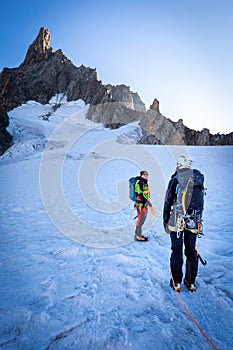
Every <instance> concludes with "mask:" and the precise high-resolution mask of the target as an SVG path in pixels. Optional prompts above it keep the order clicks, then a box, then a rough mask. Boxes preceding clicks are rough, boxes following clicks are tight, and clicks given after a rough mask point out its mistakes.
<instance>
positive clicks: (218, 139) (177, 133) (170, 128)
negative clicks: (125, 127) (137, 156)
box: [139, 100, 233, 146]
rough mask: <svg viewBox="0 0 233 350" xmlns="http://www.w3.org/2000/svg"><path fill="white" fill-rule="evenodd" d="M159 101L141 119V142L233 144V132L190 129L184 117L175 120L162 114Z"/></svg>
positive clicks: (159, 143)
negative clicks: (215, 132)
mask: <svg viewBox="0 0 233 350" xmlns="http://www.w3.org/2000/svg"><path fill="white" fill-rule="evenodd" d="M154 101H155V100H154ZM156 101H157V102H158V100H156ZM157 102H156V105H157V106H156V108H152V109H149V110H148V111H147V113H146V114H145V117H144V118H143V119H141V122H140V124H139V125H140V126H141V128H142V132H143V137H142V139H141V141H140V143H145V144H155V145H168V144H169V145H191V146H220V145H233V132H232V133H230V134H227V135H225V134H222V135H220V134H216V135H213V134H211V133H210V132H209V130H208V129H203V130H202V131H195V130H192V129H189V128H188V127H187V126H185V125H184V124H183V120H182V119H180V120H178V122H173V121H171V120H170V119H169V118H166V117H164V116H163V115H162V114H160V113H159V109H158V108H159V103H158V104H157ZM152 106H154V107H155V104H154V103H153V104H152ZM157 107H158V108H157Z"/></svg>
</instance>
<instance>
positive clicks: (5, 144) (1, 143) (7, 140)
mask: <svg viewBox="0 0 233 350" xmlns="http://www.w3.org/2000/svg"><path fill="white" fill-rule="evenodd" d="M8 125H9V118H8V115H7V113H6V111H5V110H4V109H3V108H1V106H0V156H1V155H2V154H3V153H4V152H5V151H6V150H7V148H9V147H10V145H11V144H12V136H11V135H10V134H9V132H8V131H7V130H6V128H7V127H8Z"/></svg>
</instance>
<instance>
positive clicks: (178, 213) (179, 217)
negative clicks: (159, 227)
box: [163, 156, 204, 291]
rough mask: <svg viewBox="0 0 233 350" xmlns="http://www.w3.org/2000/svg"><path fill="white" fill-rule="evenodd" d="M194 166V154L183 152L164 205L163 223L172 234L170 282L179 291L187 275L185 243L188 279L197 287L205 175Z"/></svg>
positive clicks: (188, 283) (187, 284)
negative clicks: (198, 236)
mask: <svg viewBox="0 0 233 350" xmlns="http://www.w3.org/2000/svg"><path fill="white" fill-rule="evenodd" d="M191 166H192V160H191V159H190V158H188V157H185V156H180V158H179V159H178V161H177V167H176V171H175V173H174V174H173V175H172V176H171V179H170V181H169V183H168V187H167V191H166V196H165V202H164V209H163V225H164V228H165V231H166V232H167V233H170V238H171V257H170V270H171V271H170V272H171V281H170V285H171V287H173V289H174V290H176V291H180V288H181V286H180V285H181V282H182V276H183V273H182V265H183V243H184V246H185V255H186V271H185V279H184V283H185V285H186V286H187V287H188V289H189V290H190V291H195V290H196V287H195V279H196V276H197V271H198V253H197V250H196V239H197V235H198V234H199V235H200V234H201V232H200V230H201V224H202V211H203V205H204V186H203V183H204V176H203V174H201V173H200V171H199V170H197V169H191Z"/></svg>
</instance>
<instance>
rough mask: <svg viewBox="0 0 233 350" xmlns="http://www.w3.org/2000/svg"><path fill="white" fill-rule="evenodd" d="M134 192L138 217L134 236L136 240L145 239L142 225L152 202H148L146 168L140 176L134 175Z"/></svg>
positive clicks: (148, 189) (148, 190)
mask: <svg viewBox="0 0 233 350" xmlns="http://www.w3.org/2000/svg"><path fill="white" fill-rule="evenodd" d="M135 192H136V202H135V208H136V209H137V218H138V219H137V223H136V230H135V236H134V238H135V240H136V241H147V240H148V239H147V238H146V237H145V236H143V235H142V226H143V225H144V223H145V220H146V217H147V214H148V206H149V207H151V208H152V204H151V202H150V187H149V185H148V172H147V171H146V170H142V171H141V172H140V176H137V177H136V185H135Z"/></svg>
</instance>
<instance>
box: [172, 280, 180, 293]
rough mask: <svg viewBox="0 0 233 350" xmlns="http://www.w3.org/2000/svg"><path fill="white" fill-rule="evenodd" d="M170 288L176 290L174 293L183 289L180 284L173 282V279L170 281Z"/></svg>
mask: <svg viewBox="0 0 233 350" xmlns="http://www.w3.org/2000/svg"><path fill="white" fill-rule="evenodd" d="M170 286H171V287H172V288H173V289H174V291H176V292H180V288H181V286H180V283H175V282H173V280H172V279H171V280H170Z"/></svg>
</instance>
